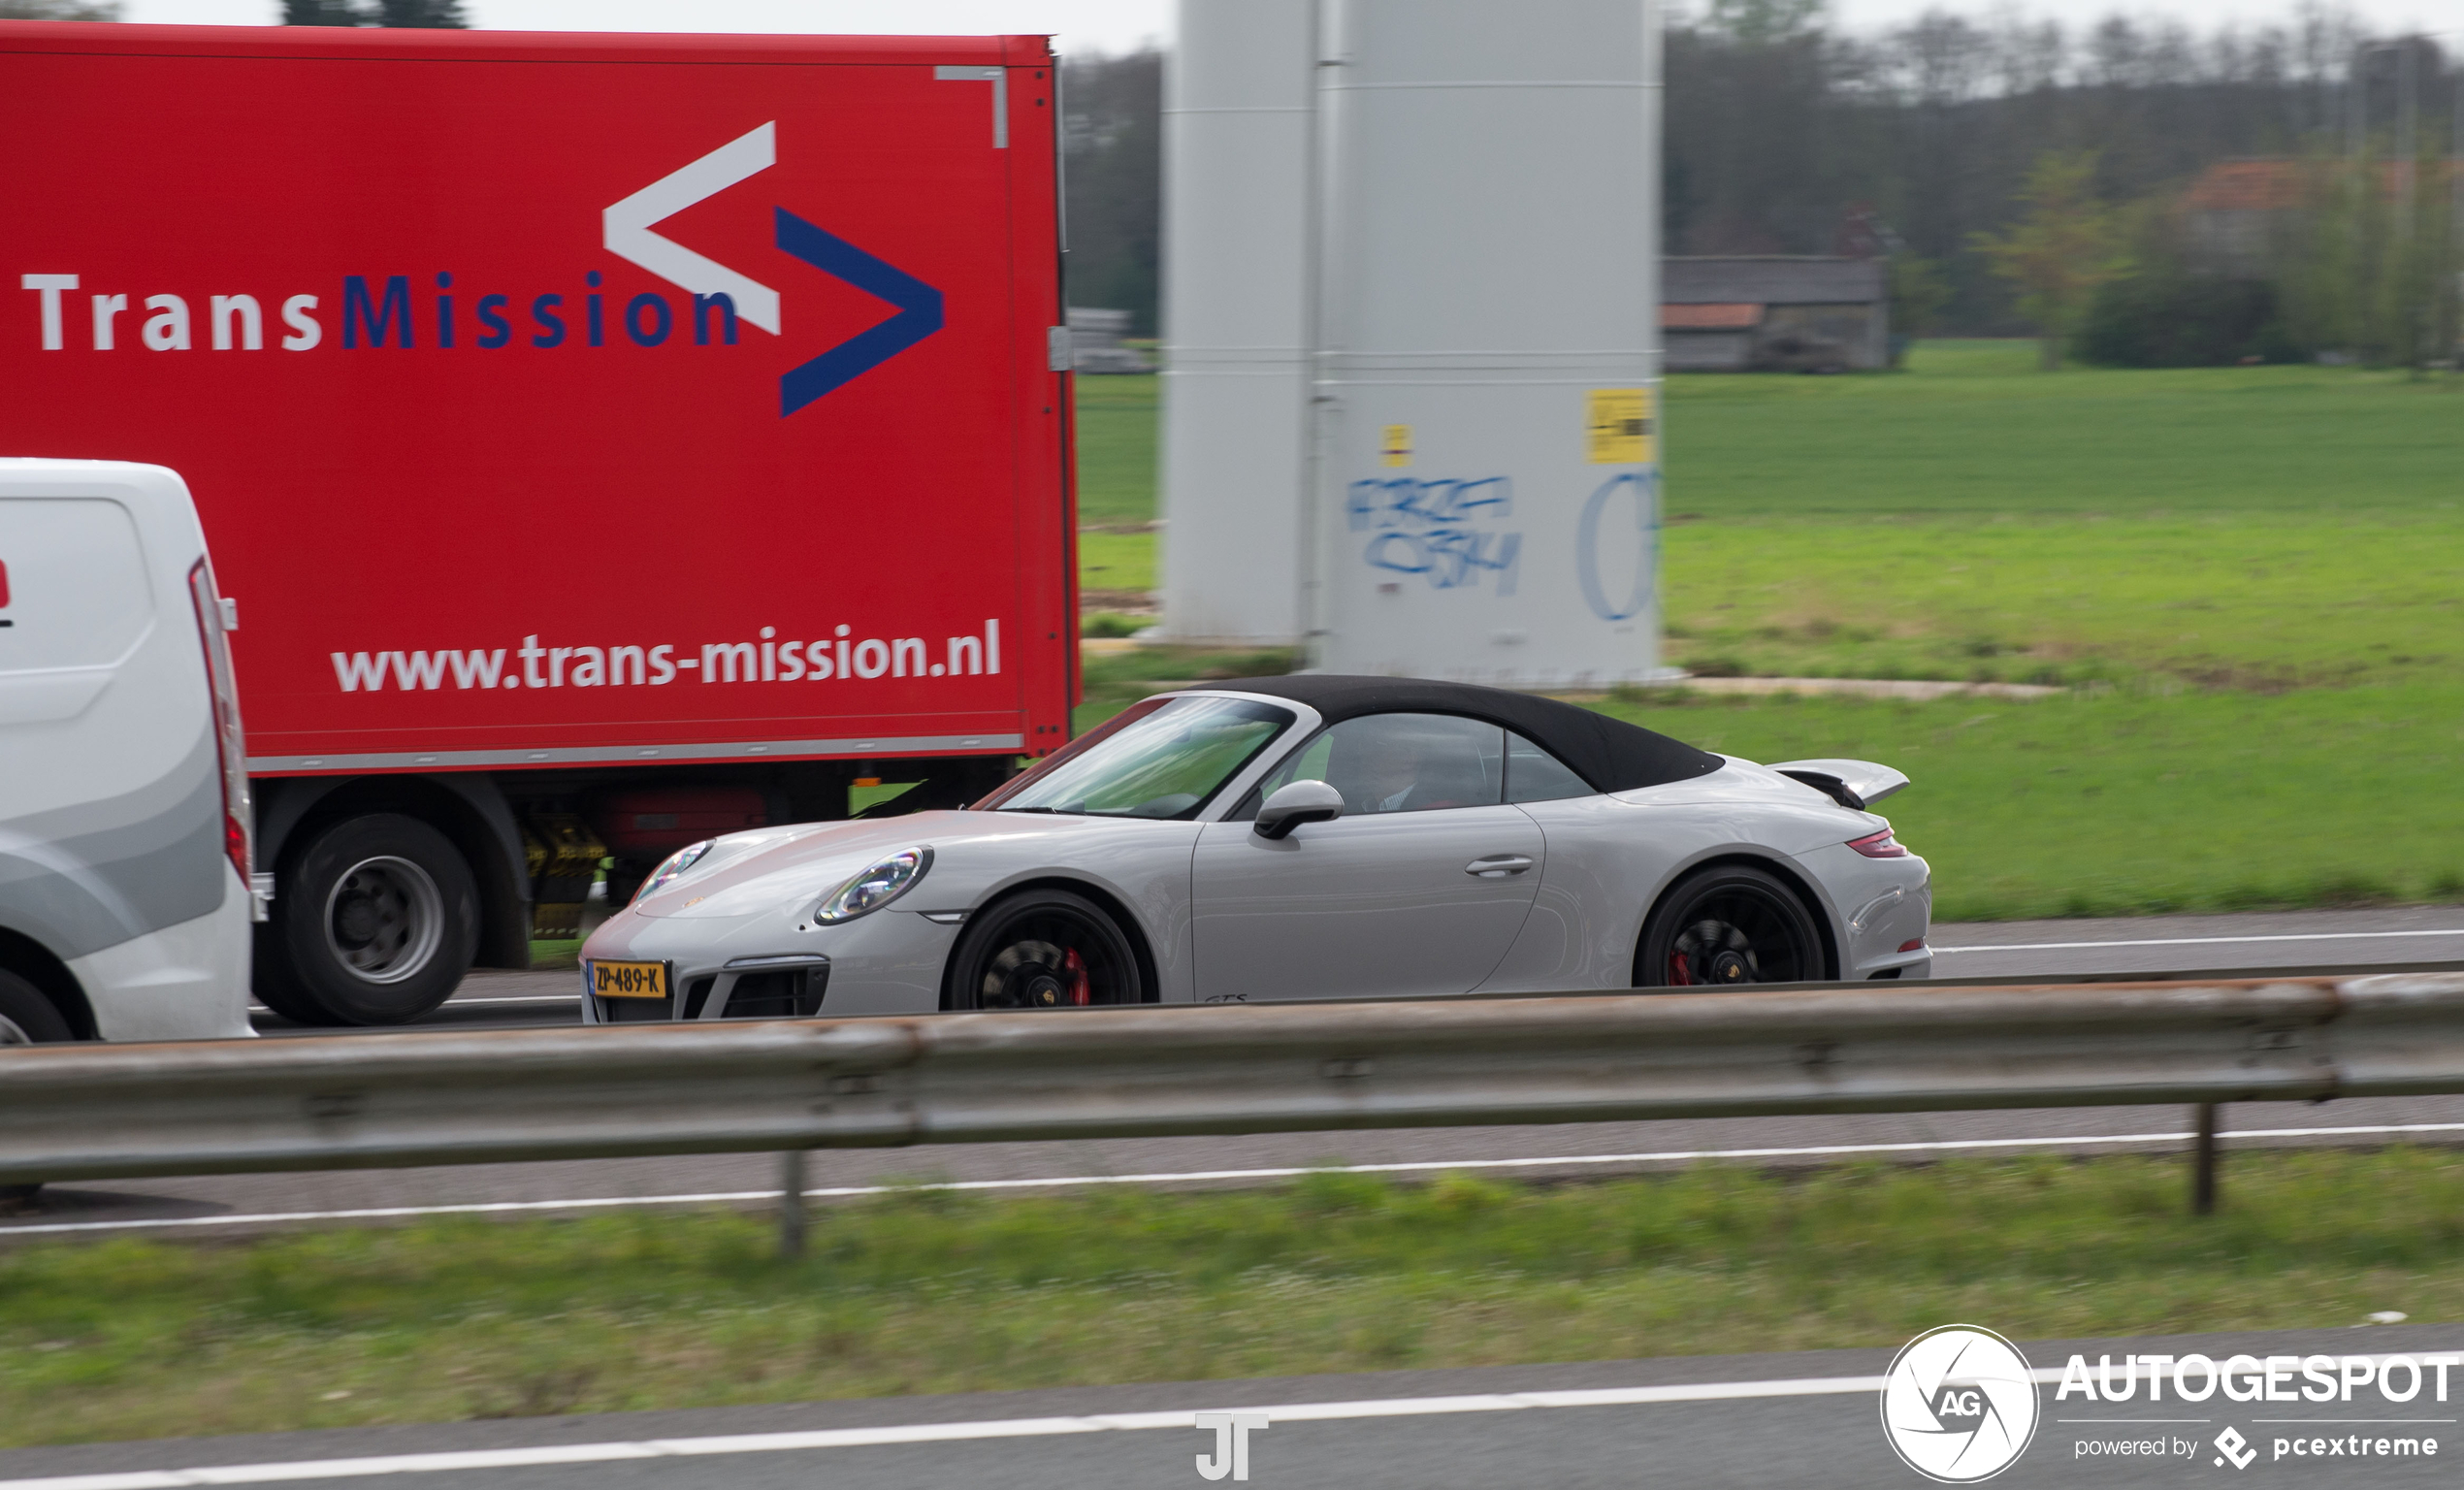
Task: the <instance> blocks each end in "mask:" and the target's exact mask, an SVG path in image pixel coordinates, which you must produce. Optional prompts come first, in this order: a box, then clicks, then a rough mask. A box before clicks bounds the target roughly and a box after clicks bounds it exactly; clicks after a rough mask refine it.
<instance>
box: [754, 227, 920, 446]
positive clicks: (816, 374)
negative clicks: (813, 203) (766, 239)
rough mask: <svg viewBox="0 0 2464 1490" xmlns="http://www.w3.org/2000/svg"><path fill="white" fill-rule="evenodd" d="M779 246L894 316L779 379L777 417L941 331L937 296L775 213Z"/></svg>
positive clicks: (869, 257)
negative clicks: (871, 298)
mask: <svg viewBox="0 0 2464 1490" xmlns="http://www.w3.org/2000/svg"><path fill="white" fill-rule="evenodd" d="M774 211H776V212H777V213H778V241H779V246H780V247H781V248H783V249H785V250H787V251H788V252H789V253H792V254H794V255H795V256H796V257H797V258H799V259H802V260H803V261H804V262H805V263H807V264H810V265H812V266H813V267H814V268H815V269H818V270H820V271H821V272H822V273H823V274H826V275H834V276H836V277H837V278H840V279H844V280H846V281H847V282H848V283H849V284H852V285H854V286H855V287H856V288H858V289H859V290H862V291H863V292H864V293H865V294H867V295H873V296H878V297H879V298H881V299H883V300H886V301H888V302H890V303H891V304H892V305H893V306H896V307H897V308H898V313H897V314H896V315H893V316H892V317H891V318H890V319H888V320H886V321H884V322H882V323H881V324H880V325H878V326H875V327H873V328H872V329H870V330H869V331H863V332H859V333H858V334H856V335H855V336H852V337H850V338H848V339H847V340H844V341H841V342H840V343H838V344H837V345H836V346H833V347H831V348H830V349H829V350H828V351H827V352H824V353H822V355H820V356H819V357H816V358H814V359H813V360H812V361H811V362H808V363H806V364H804V365H803V366H802V367H799V368H794V369H791V370H790V371H789V372H788V373H787V374H786V375H785V376H783V377H781V378H780V379H779V417H780V418H782V419H784V418H786V417H787V416H788V415H790V414H792V413H794V412H795V411H796V410H797V409H799V408H802V407H803V406H804V405H807V404H810V403H812V402H813V401H814V400H815V399H818V398H820V397H821V396H822V395H824V394H826V393H828V392H830V391H832V390H833V389H836V388H838V387H839V386H841V385H842V384H845V383H847V382H850V381H852V380H854V379H855V378H857V377H860V376H861V375H863V374H864V373H869V372H871V371H872V370H873V369H875V368H877V367H880V366H881V365H882V364H883V363H885V362H888V361H889V360H890V359H891V358H892V357H895V356H897V355H898V354H899V353H900V352H903V351H905V350H906V349H907V348H909V347H911V346H913V345H915V344H916V343H917V342H919V341H921V340H924V338H926V337H928V336H931V335H932V334H933V333H934V332H936V331H939V330H940V329H941V292H940V291H939V290H936V289H934V288H933V287H932V286H931V285H928V284H926V283H924V281H923V280H921V279H919V278H917V277H916V276H915V275H910V274H908V273H906V272H905V271H903V270H897V269H892V268H891V267H890V266H889V265H887V264H885V263H883V262H882V261H881V260H879V259H876V258H874V257H873V256H872V255H871V254H869V253H866V252H865V251H864V250H863V249H861V248H859V247H857V246H856V245H855V244H854V243H849V242H847V240H845V239H843V238H839V237H837V236H836V235H834V234H830V233H825V232H823V231H822V230H821V229H819V228H817V227H815V226H813V225H812V224H811V223H809V222H806V221H805V220H804V219H803V218H801V217H798V216H796V215H795V214H794V212H791V211H788V210H787V209H786V208H783V207H782V208H777V209H774Z"/></svg>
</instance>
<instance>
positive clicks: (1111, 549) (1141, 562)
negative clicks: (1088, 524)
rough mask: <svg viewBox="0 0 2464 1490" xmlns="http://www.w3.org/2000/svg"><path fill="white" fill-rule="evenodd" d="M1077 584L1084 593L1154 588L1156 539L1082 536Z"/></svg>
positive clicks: (1148, 535)
mask: <svg viewBox="0 0 2464 1490" xmlns="http://www.w3.org/2000/svg"><path fill="white" fill-rule="evenodd" d="M1078 584H1079V588H1081V589H1083V590H1134V591H1138V592H1140V593H1142V594H1143V593H1144V592H1146V591H1149V590H1152V589H1153V588H1154V587H1155V535H1154V534H1151V533H1081V534H1079V535H1078Z"/></svg>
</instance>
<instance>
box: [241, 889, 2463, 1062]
mask: <svg viewBox="0 0 2464 1490" xmlns="http://www.w3.org/2000/svg"><path fill="white" fill-rule="evenodd" d="M1931 941H1932V943H1933V950H1934V963H1933V976H1934V978H1935V980H1936V981H1937V982H1939V981H1947V980H1957V979H1961V978H2009V977H2023V976H2025V977H2059V976H2064V975H2069V974H2079V973H2142V972H2143V973H2147V974H2149V975H2151V976H2165V975H2170V974H2178V973H2184V972H2198V971H2214V970H2236V969H2266V968H2293V967H2358V966H2364V965H2371V964H2389V965H2395V966H2407V965H2413V964H2416V963H2424V962H2437V961H2455V962H2464V906H2429V907H2411V908H2406V909H2401V910H2377V911H2285V912H2276V913H2271V914H2267V915H2248V916H2152V917H2138V918H2117V919H2109V920H2098V921H2002V922H1984V923H1974V924H1964V925H1963V924H1960V923H1942V924H1937V925H1936V926H1934V928H1933V934H1932V937H1931ZM580 990H581V974H580V973H578V972H576V971H574V970H572V969H570V968H563V969H551V970H543V971H538V972H506V971H503V970H502V969H498V968H478V969H474V970H473V971H472V972H471V973H470V976H469V977H467V978H465V979H464V980H463V984H462V987H461V988H459V989H457V990H456V991H455V993H454V996H453V997H452V998H450V999H448V1000H446V1002H445V1003H444V1005H443V1007H441V1008H439V1009H438V1010H437V1011H436V1012H435V1013H434V1014H432V1015H430V1016H429V1017H428V1018H427V1019H425V1020H421V1021H420V1022H419V1023H418V1024H416V1025H411V1026H407V1027H410V1028H418V1029H437V1028H455V1029H477V1028H519V1027H522V1026H525V1025H538V1024H570V1023H573V1022H574V1021H576V1020H579V1019H580V1018H581V996H580ZM256 1020H257V1027H258V1028H259V1029H260V1030H262V1031H263V1032H265V1033H267V1034H276V1035H279V1034H304V1033H312V1034H331V1033H335V1031H332V1030H302V1029H300V1028H299V1027H298V1026H296V1025H293V1024H291V1023H290V1022H289V1021H288V1020H284V1019H282V1018H281V1017H280V1016H278V1015H275V1014H270V1013H266V1012H264V1011H259V1012H258V1014H257V1017H256ZM385 1032H386V1031H383V1030H368V1031H360V1032H359V1033H368V1034H382V1033H385Z"/></svg>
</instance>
